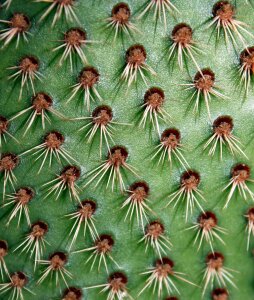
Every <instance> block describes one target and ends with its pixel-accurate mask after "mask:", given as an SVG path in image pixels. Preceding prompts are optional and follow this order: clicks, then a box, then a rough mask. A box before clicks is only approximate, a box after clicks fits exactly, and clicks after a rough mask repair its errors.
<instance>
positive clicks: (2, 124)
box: [0, 116, 9, 135]
mask: <svg viewBox="0 0 254 300" xmlns="http://www.w3.org/2000/svg"><path fill="white" fill-rule="evenodd" d="M8 127H9V122H8V120H7V119H6V118H5V117H3V116H0V135H1V134H4V133H5V132H6V131H7V130H8Z"/></svg>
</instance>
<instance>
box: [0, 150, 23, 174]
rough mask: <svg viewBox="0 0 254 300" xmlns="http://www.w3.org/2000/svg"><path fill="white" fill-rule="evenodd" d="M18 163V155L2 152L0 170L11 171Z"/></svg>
mask: <svg viewBox="0 0 254 300" xmlns="http://www.w3.org/2000/svg"><path fill="white" fill-rule="evenodd" d="M18 164H19V157H18V156H17V155H16V154H13V153H5V154H2V156H1V159H0V172H4V171H12V170H14V169H15V168H16V167H17V165H18Z"/></svg>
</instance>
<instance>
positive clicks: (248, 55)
mask: <svg viewBox="0 0 254 300" xmlns="http://www.w3.org/2000/svg"><path fill="white" fill-rule="evenodd" d="M240 64H241V66H242V67H243V68H244V70H250V72H251V74H254V47H249V48H246V49H244V50H243V51H242V52H241V54H240Z"/></svg>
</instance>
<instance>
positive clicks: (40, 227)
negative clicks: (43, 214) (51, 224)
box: [31, 221, 48, 238]
mask: <svg viewBox="0 0 254 300" xmlns="http://www.w3.org/2000/svg"><path fill="white" fill-rule="evenodd" d="M47 232H48V224H47V223H45V222H42V221H38V222H36V223H33V224H32V227H31V234H32V236H33V237H34V238H41V237H43V236H44V235H45V234H46V233H47Z"/></svg>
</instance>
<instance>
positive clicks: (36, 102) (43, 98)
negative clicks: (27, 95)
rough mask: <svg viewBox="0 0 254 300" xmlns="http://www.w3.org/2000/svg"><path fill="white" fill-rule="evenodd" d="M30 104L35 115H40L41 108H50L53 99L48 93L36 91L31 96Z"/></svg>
mask: <svg viewBox="0 0 254 300" xmlns="http://www.w3.org/2000/svg"><path fill="white" fill-rule="evenodd" d="M32 105H33V108H34V110H36V112H37V115H40V114H41V113H42V111H43V110H49V109H50V107H51V106H52V105H53V100H52V98H51V97H50V96H49V95H48V94H45V93H38V94H36V95H35V96H34V97H33V98H32Z"/></svg>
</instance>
